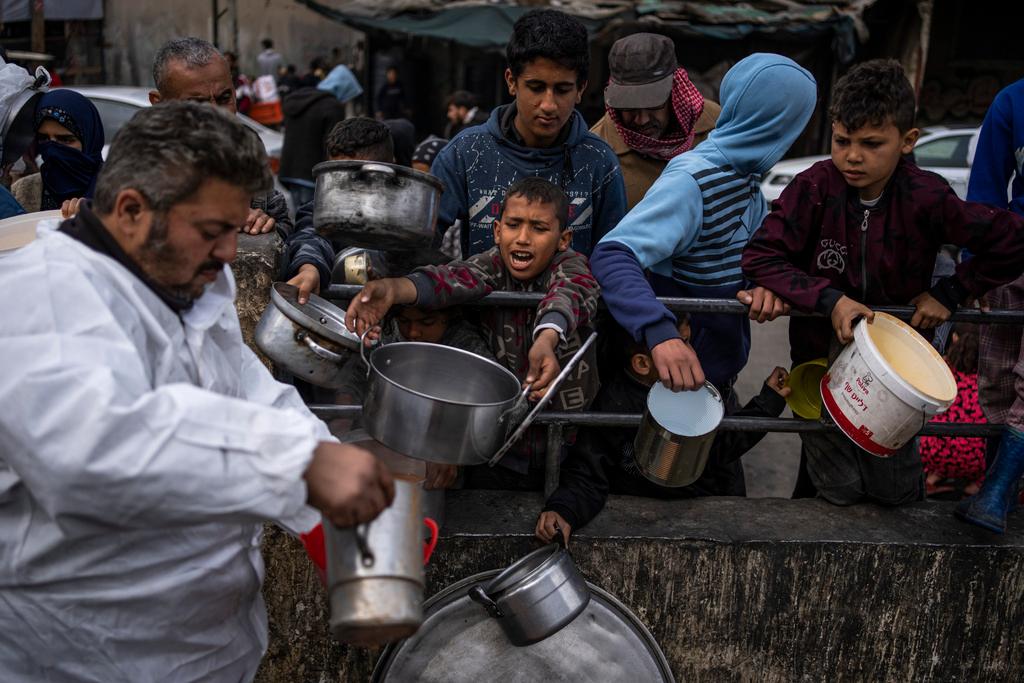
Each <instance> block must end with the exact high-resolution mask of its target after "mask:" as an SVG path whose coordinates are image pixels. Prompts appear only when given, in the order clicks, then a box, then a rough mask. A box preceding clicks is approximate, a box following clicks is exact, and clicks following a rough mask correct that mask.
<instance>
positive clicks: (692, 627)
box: [257, 491, 1024, 683]
mask: <svg viewBox="0 0 1024 683" xmlns="http://www.w3.org/2000/svg"><path fill="white" fill-rule="evenodd" d="M540 502H541V501H540V499H539V497H536V496H534V495H532V494H511V493H504V492H502V493H495V492H485V491H460V492H451V493H450V494H449V499H448V509H447V512H448V521H447V524H446V529H445V530H444V532H443V534H442V540H441V542H440V544H439V546H438V551H437V552H436V553H435V555H434V559H433V560H432V565H431V567H430V569H429V572H428V586H427V590H426V595H432V594H434V593H435V592H437V591H439V590H441V589H442V588H443V587H445V586H447V585H450V584H451V583H454V582H455V581H458V580H459V579H462V578H464V577H466V576H469V575H471V574H474V573H477V572H480V571H484V570H488V569H497V568H501V567H504V566H506V565H507V564H509V563H511V562H512V561H514V560H515V559H517V558H519V557H521V556H522V555H524V554H526V553H527V552H529V551H530V550H531V549H533V548H534V547H536V546H535V542H534V541H533V540H532V534H531V530H532V525H533V520H534V518H535V515H536V513H537V510H538V509H539V507H540ZM951 509H952V508H951V505H950V504H942V503H921V504H917V505H912V506H908V507H905V508H901V509H898V510H887V509H882V508H877V507H874V506H858V507H853V508H845V509H844V508H837V507H833V506H831V505H829V504H827V503H824V502H821V501H815V500H802V501H788V500H780V499H729V498H720V499H704V500H696V501H655V500H641V499H636V498H625V497H623V498H613V499H612V500H611V501H610V502H609V505H608V507H607V508H606V510H605V511H604V512H603V513H602V514H601V515H600V516H599V517H598V518H597V519H596V520H595V521H594V523H593V524H591V526H590V527H588V528H586V529H584V530H583V531H582V532H581V533H579V534H578V535H577V536H575V537H574V540H573V542H572V544H571V545H570V549H571V551H572V553H573V556H574V558H575V560H576V562H577V564H578V566H579V567H580V569H581V570H582V571H583V573H584V574H585V575H586V576H587V578H588V580H590V581H592V582H593V583H595V584H597V585H599V586H601V587H602V588H604V589H605V590H607V591H609V592H611V593H612V594H613V595H615V596H616V597H618V598H619V599H620V600H621V601H622V602H623V603H625V605H626V606H627V607H629V608H630V609H631V610H633V612H634V613H636V614H637V615H638V616H639V617H640V619H641V620H642V621H644V622H645V624H646V625H647V626H648V628H650V630H651V631H652V633H653V634H654V636H655V638H657V640H658V642H659V643H660V645H661V647H662V649H663V650H664V652H665V655H666V657H667V658H668V660H669V663H670V665H671V667H672V670H673V672H674V674H675V676H676V678H677V680H679V681H687V680H699V681H770V682H774V681H778V682H779V683H782V682H784V681H796V680H811V681H816V680H836V681H846V680H849V681H854V680H856V681H863V680H907V681H910V680H912V681H948V680H1020V678H1021V676H1022V675H1024V634H1022V631H1021V629H1022V627H1024V552H1022V548H1024V534H1022V533H1019V532H1018V533H1015V534H1011V535H1008V536H1005V537H1002V538H997V537H994V536H992V535H989V534H987V533H985V532H982V531H980V530H974V529H973V528H970V527H967V526H966V525H963V524H960V523H958V522H956V521H954V520H953V518H952V515H951ZM1012 525H1013V526H1014V527H1016V528H1017V529H1022V528H1024V518H1022V517H1021V516H1020V515H1018V516H1016V517H1015V518H1014V519H1013V523H1012ZM264 555H265V557H266V558H267V563H268V566H267V570H268V571H267V580H266V583H265V585H264V596H265V598H266V600H267V603H268V606H269V611H270V620H271V638H272V641H271V644H270V648H269V650H268V653H267V656H266V657H265V658H264V663H263V667H262V669H261V671H260V673H259V675H258V676H257V680H258V681H260V682H261V683H278V682H284V681H364V680H367V679H368V677H369V675H370V672H371V671H372V668H373V663H374V661H375V659H376V657H377V655H378V651H376V650H360V649H354V648H346V647H343V646H340V645H338V644H337V643H335V642H334V641H333V640H332V639H331V637H330V635H329V634H328V631H327V613H326V605H325V597H324V594H323V590H322V589H321V587H320V585H319V582H318V580H317V578H316V576H315V574H314V573H313V571H312V570H311V569H310V567H309V563H308V561H307V560H306V559H305V556H304V554H303V553H302V550H301V548H300V547H299V545H298V544H297V543H296V542H295V541H293V540H291V539H289V538H287V537H286V536H284V535H283V534H281V533H280V532H277V531H272V532H270V533H269V534H268V536H267V538H266V540H265V543H264ZM481 680H483V679H481Z"/></svg>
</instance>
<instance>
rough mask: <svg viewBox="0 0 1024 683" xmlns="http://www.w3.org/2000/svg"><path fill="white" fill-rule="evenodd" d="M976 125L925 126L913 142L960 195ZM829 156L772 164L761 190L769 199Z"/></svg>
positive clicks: (917, 156)
mask: <svg viewBox="0 0 1024 683" xmlns="http://www.w3.org/2000/svg"><path fill="white" fill-rule="evenodd" d="M979 130H980V129H979V128H978V127H977V126H965V127H944V126H934V127H930V128H926V129H925V131H924V133H923V134H922V135H921V138H920V139H919V140H918V141H917V144H916V145H915V146H914V160H915V162H916V163H917V165H918V166H920V167H921V168H923V169H925V170H926V171H932V172H934V173H938V174H939V175H940V176H942V177H943V178H945V179H946V182H948V183H949V185H950V187H952V188H953V191H954V192H956V194H957V196H958V197H960V198H961V199H964V198H966V197H967V180H968V178H969V177H970V175H971V162H973V161H974V150H975V148H976V147H977V145H978V131H979ZM828 158H829V157H827V156H815V157H798V158H796V159H785V160H783V161H780V162H779V163H777V164H775V165H774V166H772V167H771V170H769V171H768V173H767V174H766V175H765V177H764V180H763V181H761V192H763V193H764V196H765V199H767V200H768V201H769V202H771V201H773V200H775V199H778V198H779V195H780V194H782V191H783V190H784V189H785V188H786V185H789V183H790V181H791V180H793V176H795V175H796V174H797V173H800V172H801V171H805V170H807V169H808V168H810V167H811V166H813V165H814V164H815V163H817V162H819V161H821V160H822V159H828Z"/></svg>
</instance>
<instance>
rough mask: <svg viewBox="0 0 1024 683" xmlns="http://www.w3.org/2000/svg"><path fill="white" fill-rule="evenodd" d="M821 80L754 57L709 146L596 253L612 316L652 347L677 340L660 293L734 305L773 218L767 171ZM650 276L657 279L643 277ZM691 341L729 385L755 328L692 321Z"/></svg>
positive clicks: (733, 74) (733, 78)
mask: <svg viewBox="0 0 1024 683" xmlns="http://www.w3.org/2000/svg"><path fill="white" fill-rule="evenodd" d="M816 97H817V85H816V83H815V81H814V77H813V76H811V74H810V73H809V72H808V71H807V70H805V69H803V68H801V67H800V66H799V65H797V64H796V62H794V61H793V60H791V59H789V58H787V57H782V56H780V55H774V54H753V55H751V56H749V57H747V58H745V59H743V60H741V61H740V62H739V63H737V64H736V65H735V66H734V67H733V68H732V69H730V70H729V72H728V73H727V74H726V75H725V78H724V79H723V80H722V86H721V100H722V113H721V114H720V115H719V117H718V123H717V127H716V128H715V130H714V131H712V132H711V134H710V135H709V136H708V138H707V140H705V141H704V142H702V143H701V144H699V145H698V146H697V147H695V148H694V149H693V150H691V151H689V152H686V153H684V154H681V155H679V156H677V157H675V158H674V159H672V161H670V162H669V163H668V165H667V166H666V167H665V171H664V172H663V173H662V174H661V177H660V178H658V180H657V181H656V182H655V183H654V185H652V186H651V189H650V190H648V192H647V194H646V195H645V196H644V198H643V199H642V200H641V201H640V203H639V204H637V205H636V207H635V208H634V209H633V210H632V211H630V212H629V214H628V215H627V216H626V217H625V218H623V219H622V221H621V222H620V223H619V225H618V226H617V227H616V228H615V229H614V230H612V231H611V232H610V233H608V234H607V235H606V236H605V237H604V238H603V239H602V240H601V242H600V244H598V245H597V247H596V248H595V249H594V253H593V256H592V257H591V269H592V270H593V273H594V275H595V276H596V277H597V280H598V282H600V284H601V290H602V294H603V296H604V300H605V303H607V305H608V308H609V309H610V310H611V312H612V315H613V316H614V317H615V319H616V320H617V321H618V322H619V324H620V325H622V326H623V327H624V328H625V329H626V330H627V331H628V332H629V333H630V334H632V335H633V338H634V339H636V340H637V341H639V342H642V343H646V344H647V347H648V348H654V347H655V346H657V345H658V344H660V343H661V342H663V341H666V340H668V339H672V338H678V337H679V333H678V331H677V330H676V318H675V316H674V315H672V313H671V312H669V310H668V309H667V308H665V306H664V305H662V304H661V303H660V302H659V301H658V300H657V299H656V295H661V296H685V297H708V298H718V299H731V298H734V297H735V296H736V294H737V292H739V291H740V290H741V289H743V287H744V284H745V282H744V279H743V272H742V270H741V269H740V257H741V255H742V253H743V247H744V246H745V245H746V243H747V241H748V240H749V239H750V237H751V235H752V234H753V233H754V231H755V230H756V229H757V228H758V226H760V225H761V221H762V220H763V219H764V217H765V215H767V213H768V206H767V202H766V201H765V198H764V195H762V194H761V174H762V173H764V172H765V171H767V170H768V169H769V168H771V167H772V166H773V165H774V164H775V163H776V162H778V160H779V159H781V158H782V155H783V154H785V153H786V150H788V149H789V147H790V145H792V144H793V141H794V140H796V138H797V136H798V135H799V134H800V132H801V131H803V129H804V126H805V125H807V121H808V119H810V117H811V112H812V111H813V109H814V104H815V99H816ZM645 270H650V271H652V272H653V277H652V280H651V282H648V280H647V279H646V278H645V277H644V271H645ZM692 318H693V326H694V328H695V329H696V330H698V332H697V334H696V335H695V336H694V338H693V339H692V341H691V344H692V346H693V348H694V350H695V351H696V353H697V357H698V358H699V359H700V362H701V366H702V367H703V369H704V374H705V375H706V376H707V378H708V379H709V380H710V381H711V382H712V383H714V384H715V385H717V386H719V387H723V386H726V385H728V384H729V383H731V381H732V379H733V378H734V377H735V376H736V374H737V373H739V371H740V370H741V369H742V368H743V366H744V365H745V364H746V362H747V354H748V353H749V350H750V325H749V323H748V321H747V319H746V318H745V317H743V316H739V315H728V314H694V315H693V316H692Z"/></svg>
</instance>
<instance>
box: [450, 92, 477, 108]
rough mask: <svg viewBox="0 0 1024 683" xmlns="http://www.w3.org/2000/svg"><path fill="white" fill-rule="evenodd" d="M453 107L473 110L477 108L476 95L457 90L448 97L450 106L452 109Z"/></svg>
mask: <svg viewBox="0 0 1024 683" xmlns="http://www.w3.org/2000/svg"><path fill="white" fill-rule="evenodd" d="M452 105H455V106H456V107H465V108H466V109H472V108H473V107H475V106H477V102H476V95H474V94H473V93H471V92H469V91H468V90H456V91H455V92H453V93H452V94H451V95H449V96H448V106H449V107H450V106H452Z"/></svg>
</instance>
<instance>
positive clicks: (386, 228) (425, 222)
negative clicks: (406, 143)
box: [313, 161, 444, 250]
mask: <svg viewBox="0 0 1024 683" xmlns="http://www.w3.org/2000/svg"><path fill="white" fill-rule="evenodd" d="M313 175H314V176H315V177H316V194H315V195H314V199H313V201H314V204H313V227H314V228H315V229H316V231H317V232H318V233H320V234H321V235H323V236H324V237H327V238H328V239H331V240H334V241H337V242H339V243H344V244H348V245H352V246H357V247H372V248H376V249H385V250H394V249H397V250H412V249H419V248H424V247H429V246H430V244H431V242H432V241H433V239H434V225H435V223H437V212H438V208H439V207H440V203H441V191H442V189H443V188H444V186H443V185H442V184H441V181H439V180H438V179H437V178H434V177H433V176H431V175H429V174H427V173H420V172H419V171H414V170H412V169H410V168H405V167H404V166H396V165H395V164H382V163H368V162H365V161H326V162H324V163H321V164H317V165H316V166H314V167H313Z"/></svg>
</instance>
